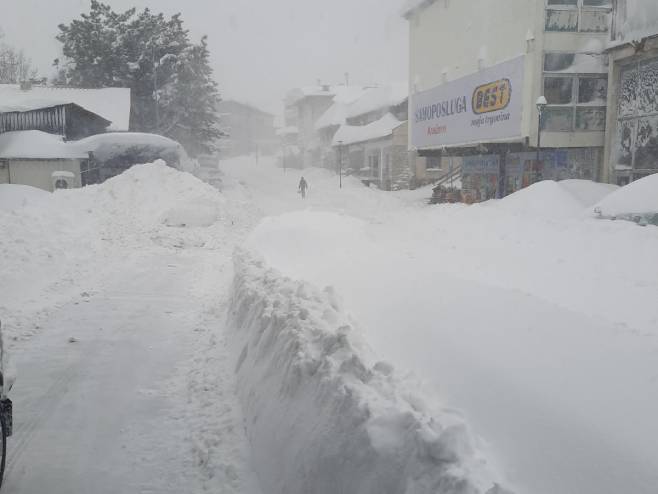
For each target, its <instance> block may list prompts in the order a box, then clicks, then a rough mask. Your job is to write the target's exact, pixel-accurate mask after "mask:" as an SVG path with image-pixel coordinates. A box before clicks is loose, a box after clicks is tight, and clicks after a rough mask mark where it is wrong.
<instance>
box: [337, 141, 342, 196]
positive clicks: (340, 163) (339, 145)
mask: <svg viewBox="0 0 658 494" xmlns="http://www.w3.org/2000/svg"><path fill="white" fill-rule="evenodd" d="M338 187H339V188H341V189H342V188H343V141H338Z"/></svg>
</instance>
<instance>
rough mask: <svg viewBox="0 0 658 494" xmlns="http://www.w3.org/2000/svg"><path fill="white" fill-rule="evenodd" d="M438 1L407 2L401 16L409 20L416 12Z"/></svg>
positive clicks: (413, 0) (407, 0)
mask: <svg viewBox="0 0 658 494" xmlns="http://www.w3.org/2000/svg"><path fill="white" fill-rule="evenodd" d="M434 2H436V0H405V2H404V5H403V6H402V10H401V11H400V15H401V16H402V17H404V18H405V19H408V18H409V16H411V15H412V14H413V13H414V12H415V11H417V10H418V9H422V8H425V7H427V6H428V5H432V4H433V3H434Z"/></svg>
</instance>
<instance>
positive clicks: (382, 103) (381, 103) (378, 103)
mask: <svg viewBox="0 0 658 494" xmlns="http://www.w3.org/2000/svg"><path fill="white" fill-rule="evenodd" d="M407 98H409V85H408V84H407V83H406V82H401V83H395V84H388V85H386V86H381V87H375V88H371V89H369V90H368V91H366V92H365V94H363V96H361V97H360V98H359V99H357V100H356V101H354V102H353V103H352V104H350V105H349V106H348V107H347V115H346V117H347V118H353V117H358V116H359V115H365V114H366V113H370V112H373V111H377V110H381V109H386V108H390V107H392V106H397V105H399V104H401V103H403V102H404V101H405V100H406V99H407Z"/></svg>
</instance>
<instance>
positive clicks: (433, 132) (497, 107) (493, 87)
mask: <svg viewBox="0 0 658 494" xmlns="http://www.w3.org/2000/svg"><path fill="white" fill-rule="evenodd" d="M524 60H525V56H521V57H518V58H515V59H513V60H510V61H508V62H504V63H501V64H498V65H496V66H494V67H489V68H487V69H484V70H481V71H479V72H477V73H476V74H472V75H469V76H467V77H463V78H461V79H458V80H456V81H452V82H448V83H446V84H443V85H441V86H438V87H435V88H434V89H430V90H429V91H425V92H422V93H418V94H415V95H413V96H412V98H411V102H412V104H411V106H410V115H409V120H410V122H411V144H412V146H413V147H414V148H417V149H427V148H436V147H442V146H454V145H461V144H469V143H477V142H487V141H498V140H504V139H514V138H520V137H521V116H522V110H523V77H524Z"/></svg>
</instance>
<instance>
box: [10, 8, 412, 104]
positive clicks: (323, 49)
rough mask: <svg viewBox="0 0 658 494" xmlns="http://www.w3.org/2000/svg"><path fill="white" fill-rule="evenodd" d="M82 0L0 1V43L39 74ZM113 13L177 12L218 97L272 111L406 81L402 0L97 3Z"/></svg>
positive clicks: (53, 55)
mask: <svg viewBox="0 0 658 494" xmlns="http://www.w3.org/2000/svg"><path fill="white" fill-rule="evenodd" d="M89 3H90V2H89V0H0V12H2V15H1V16H0V28H1V29H2V30H3V31H4V33H5V41H6V42H8V43H10V44H13V45H15V46H16V47H21V48H24V49H25V51H26V52H27V54H28V55H29V56H31V57H32V59H33V61H34V62H35V63H36V64H37V65H38V66H39V68H40V69H41V72H42V73H43V75H50V74H51V71H52V69H51V64H52V60H53V59H54V58H56V57H57V56H59V54H60V49H59V45H60V44H59V43H58V42H57V41H56V40H55V39H54V36H55V35H56V34H57V32H58V30H57V25H58V24H60V23H68V22H70V20H71V19H73V18H75V17H78V16H79V14H80V12H82V11H85V10H88V6H89ZM106 3H109V4H110V5H111V6H112V7H114V8H115V9H126V8H129V7H131V6H137V7H138V8H143V7H147V6H148V7H150V8H151V9H152V10H155V11H162V12H165V13H166V14H172V13H175V12H178V11H180V12H181V13H182V15H183V19H184V21H185V23H186V26H187V28H188V29H190V31H191V33H192V35H193V37H194V38H195V39H198V38H199V37H200V36H201V35H202V34H207V35H208V36H209V43H210V49H211V52H212V58H213V67H214V69H215V78H216V79H217V81H218V82H219V84H220V89H221V92H222V96H223V97H224V98H225V99H229V98H235V99H239V100H242V101H247V102H251V103H253V104H256V105H259V106H261V107H263V108H264V109H267V110H270V111H276V112H277V113H279V111H280V107H281V103H280V102H281V99H282V98H283V95H284V94H285V92H286V91H287V90H288V89H290V88H292V87H297V86H303V85H310V84H314V83H315V81H316V80H317V79H322V81H323V82H342V81H343V80H344V73H345V72H349V73H350V80H351V82H354V83H375V82H377V83H387V82H393V81H404V80H406V79H407V77H408V76H407V59H408V40H407V25H406V21H405V20H404V19H402V18H401V17H400V16H399V11H400V5H401V4H402V3H403V0H255V1H251V2H248V1H244V0H107V1H106Z"/></svg>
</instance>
